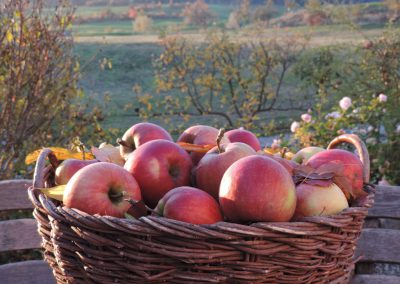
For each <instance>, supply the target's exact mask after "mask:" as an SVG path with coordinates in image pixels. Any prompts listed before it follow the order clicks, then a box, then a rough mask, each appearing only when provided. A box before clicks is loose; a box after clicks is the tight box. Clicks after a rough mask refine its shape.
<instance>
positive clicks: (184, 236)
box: [29, 154, 373, 283]
mask: <svg viewBox="0 0 400 284" xmlns="http://www.w3.org/2000/svg"><path fill="white" fill-rule="evenodd" d="M42 156H46V155H45V154H44V155H42ZM42 159H43V157H42ZM39 162H40V161H38V164H37V170H38V165H39V168H40V167H41V166H40V163H39ZM42 163H43V161H42ZM42 167H43V166H42ZM39 170H40V173H39V174H38V175H36V176H35V183H34V187H31V188H30V189H29V196H30V198H31V200H32V202H33V204H34V206H35V210H34V217H35V218H36V220H37V221H38V225H39V227H38V230H39V234H40V235H41V236H42V240H43V242H42V246H43V249H44V258H45V260H46V261H47V262H48V263H49V265H50V266H51V267H52V269H53V272H54V275H55V277H56V279H57V282H58V283H348V282H349V280H350V277H351V272H352V271H351V270H352V268H353V267H354V259H353V255H354V251H355V247H356V241H357V239H358V237H359V235H360V232H361V228H362V225H363V222H364V219H365V217H366V215H367V212H368V208H369V207H370V206H372V204H373V188H371V187H370V186H367V185H366V186H365V187H366V189H367V190H369V191H370V192H371V193H370V194H369V196H368V197H367V198H366V199H364V200H362V201H360V203H359V204H357V205H356V206H355V205H353V207H350V208H348V209H346V210H344V211H343V212H342V213H340V214H337V215H335V216H330V217H309V218H305V219H303V220H302V221H301V222H280V223H253V224H250V225H240V224H233V223H227V222H220V223H217V224H214V225H191V224H188V223H184V222H179V221H175V220H171V219H167V218H162V217H156V216H146V217H141V218H140V219H121V218H114V217H109V216H92V215H88V214H86V213H84V212H81V211H79V210H75V209H70V208H67V207H62V204H59V203H58V202H57V201H54V200H51V199H49V198H47V197H46V196H44V195H43V194H41V193H40V191H39V190H37V189H35V188H37V187H40V186H47V187H49V186H52V185H53V182H52V176H53V173H52V168H51V167H46V168H42V169H39ZM249 206H251V204H250V205H249Z"/></svg>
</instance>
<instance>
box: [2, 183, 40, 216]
mask: <svg viewBox="0 0 400 284" xmlns="http://www.w3.org/2000/svg"><path fill="white" fill-rule="evenodd" d="M31 185H32V180H29V179H21V180H4V181H0V210H17V209H32V208H33V205H32V203H31V202H30V200H29V198H28V193H27V188H28V187H29V186H31Z"/></svg>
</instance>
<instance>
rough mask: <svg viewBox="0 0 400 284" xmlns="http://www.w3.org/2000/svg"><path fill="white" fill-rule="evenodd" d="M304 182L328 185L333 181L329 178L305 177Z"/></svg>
mask: <svg viewBox="0 0 400 284" xmlns="http://www.w3.org/2000/svg"><path fill="white" fill-rule="evenodd" d="M304 183H306V184H309V185H315V186H321V187H328V186H331V185H332V183H333V181H332V180H331V179H307V180H304Z"/></svg>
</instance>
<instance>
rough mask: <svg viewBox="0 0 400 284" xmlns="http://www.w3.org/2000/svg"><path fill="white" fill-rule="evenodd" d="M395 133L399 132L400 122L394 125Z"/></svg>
mask: <svg viewBox="0 0 400 284" xmlns="http://www.w3.org/2000/svg"><path fill="white" fill-rule="evenodd" d="M396 133H400V123H398V124H397V125H396Z"/></svg>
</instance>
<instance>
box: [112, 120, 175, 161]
mask: <svg viewBox="0 0 400 284" xmlns="http://www.w3.org/2000/svg"><path fill="white" fill-rule="evenodd" d="M156 139H164V140H168V141H173V139H172V137H171V135H170V134H169V133H168V131H166V130H165V129H164V128H162V127H161V126H159V125H157V124H154V123H151V122H140V123H137V124H135V125H133V126H132V127H130V128H129V129H128V130H127V131H125V133H124V135H123V136H122V140H123V141H125V142H126V143H127V144H128V145H129V147H126V146H124V145H120V148H119V149H120V155H121V157H124V158H125V159H127V156H128V155H129V154H130V153H131V152H133V151H134V150H135V149H137V148H138V147H139V146H141V145H143V144H145V143H146V142H149V141H152V140H156Z"/></svg>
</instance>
